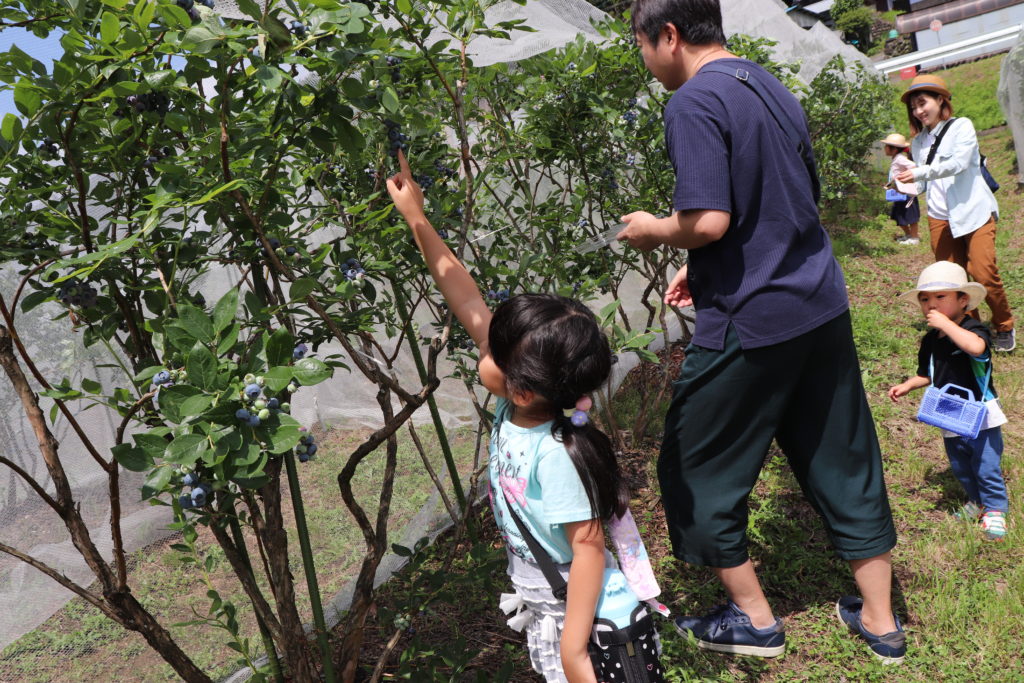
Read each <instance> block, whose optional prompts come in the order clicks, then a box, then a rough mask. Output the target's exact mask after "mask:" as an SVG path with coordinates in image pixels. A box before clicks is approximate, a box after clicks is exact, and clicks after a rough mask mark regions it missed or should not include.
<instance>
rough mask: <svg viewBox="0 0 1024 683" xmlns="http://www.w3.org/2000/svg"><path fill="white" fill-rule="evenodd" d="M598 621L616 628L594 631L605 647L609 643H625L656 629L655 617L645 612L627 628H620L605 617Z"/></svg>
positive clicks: (598, 640) (600, 643) (599, 642)
mask: <svg viewBox="0 0 1024 683" xmlns="http://www.w3.org/2000/svg"><path fill="white" fill-rule="evenodd" d="M597 621H598V623H601V622H604V623H607V624H609V625H610V626H611V628H612V629H614V630H611V631H601V630H598V631H595V632H594V637H595V638H596V639H597V642H598V644H599V645H602V646H604V647H608V646H609V645H625V644H626V643H628V642H630V641H633V640H636V639H637V638H639V637H640V636H642V635H644V634H647V633H650V632H651V631H653V630H654V619H653V618H652V617H651V615H650V614H645V615H644V616H642V617H640V619H638V620H637V621H634V622H633V623H631V624H630V625H629V626H626V627H625V628H618V627H617V626H615V624H614V623H613V622H611V621H607V620H605V619H598V620H597Z"/></svg>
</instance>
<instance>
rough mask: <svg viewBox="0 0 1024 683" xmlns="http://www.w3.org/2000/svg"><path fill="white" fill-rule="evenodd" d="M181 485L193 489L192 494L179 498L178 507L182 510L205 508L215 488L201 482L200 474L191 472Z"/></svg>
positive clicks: (185, 494) (183, 494) (182, 495)
mask: <svg viewBox="0 0 1024 683" xmlns="http://www.w3.org/2000/svg"><path fill="white" fill-rule="evenodd" d="M181 483H182V484H184V485H185V486H191V487H192V492H191V493H182V494H181V496H179V497H178V505H180V506H181V509H182V510H191V509H192V508H199V507H203V506H204V505H206V503H207V502H208V501H209V500H210V494H211V493H213V487H212V486H210V485H209V484H208V483H206V482H205V481H201V480H200V479H199V473H198V472H189V473H188V474H186V475H185V476H184V478H183V479H182V480H181Z"/></svg>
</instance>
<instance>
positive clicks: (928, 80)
mask: <svg viewBox="0 0 1024 683" xmlns="http://www.w3.org/2000/svg"><path fill="white" fill-rule="evenodd" d="M919 92H937V93H939V94H940V95H945V96H946V97H948V98H949V99H953V95H951V94H950V92H949V88H947V87H946V81H944V80H943V79H942V77H941V76H936V75H935V74H919V75H917V76H914V80H912V81H910V85H909V86H907V91H906V92H905V93H903V94H902V95H900V99H901V100H903V104H906V103H907V100H909V99H910V98H911V96H913V95H914V94H916V93H919Z"/></svg>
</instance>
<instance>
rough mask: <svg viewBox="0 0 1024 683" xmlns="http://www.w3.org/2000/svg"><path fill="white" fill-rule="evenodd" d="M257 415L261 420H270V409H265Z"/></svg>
mask: <svg viewBox="0 0 1024 683" xmlns="http://www.w3.org/2000/svg"><path fill="white" fill-rule="evenodd" d="M257 415H258V416H259V418H260V419H261V420H268V419H270V408H264V409H263V410H261V411H260V412H259V413H257Z"/></svg>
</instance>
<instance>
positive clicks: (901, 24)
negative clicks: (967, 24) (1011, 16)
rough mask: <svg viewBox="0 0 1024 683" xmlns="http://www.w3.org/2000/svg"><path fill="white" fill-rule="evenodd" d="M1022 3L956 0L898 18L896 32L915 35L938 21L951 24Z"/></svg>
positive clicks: (1014, 1) (1011, 0)
mask: <svg viewBox="0 0 1024 683" xmlns="http://www.w3.org/2000/svg"><path fill="white" fill-rule="evenodd" d="M1022 3H1024V0H954V2H947V3H946V4H944V5H938V6H936V7H929V8H928V9H923V10H918V11H916V12H908V13H907V14H901V15H900V16H898V17H896V30H897V31H899V32H900V33H914V32H915V31H921V30H924V29H926V28H928V25H929V24H931V23H932V22H933V21H934V20H936V19H938V20H939V21H941V22H942V23H943V24H949V23H953V22H955V21H960V20H961V19H970V18H971V17H976V16H978V15H979V14H987V13H989V12H995V11H996V10H999V9H1003V8H1004V7H1012V6H1013V5H1020V4H1022Z"/></svg>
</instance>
